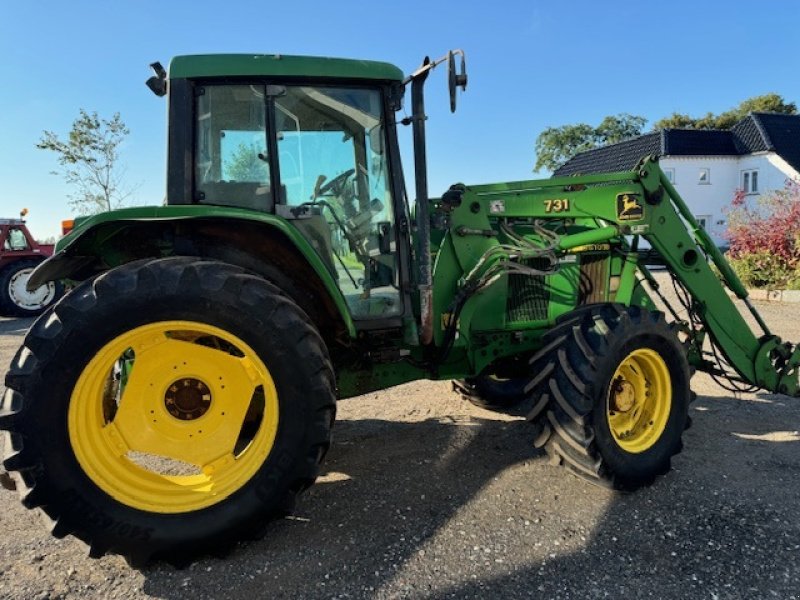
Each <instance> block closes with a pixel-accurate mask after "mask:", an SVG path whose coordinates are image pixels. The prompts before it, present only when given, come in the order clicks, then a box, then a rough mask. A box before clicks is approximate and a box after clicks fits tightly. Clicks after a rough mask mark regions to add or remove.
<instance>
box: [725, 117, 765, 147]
mask: <svg viewBox="0 0 800 600" xmlns="http://www.w3.org/2000/svg"><path fill="white" fill-rule="evenodd" d="M731 132H732V133H733V136H734V142H735V144H736V149H737V150H738V151H739V154H750V153H751V152H763V151H764V150H769V143H768V142H767V140H765V139H764V131H763V129H762V128H761V126H760V124H759V123H758V121H757V120H756V119H755V118H754V115H749V116H748V117H747V118H745V119H742V120H741V121H739V122H738V123H737V124H736V125H734V126H733V127H732V128H731Z"/></svg>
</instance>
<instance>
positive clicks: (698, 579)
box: [0, 304, 800, 599]
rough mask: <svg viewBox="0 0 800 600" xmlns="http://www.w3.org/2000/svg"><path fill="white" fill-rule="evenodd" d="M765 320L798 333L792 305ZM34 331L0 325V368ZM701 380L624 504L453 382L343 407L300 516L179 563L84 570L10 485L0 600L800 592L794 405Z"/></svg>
mask: <svg viewBox="0 0 800 600" xmlns="http://www.w3.org/2000/svg"><path fill="white" fill-rule="evenodd" d="M759 309H760V310H761V311H762V314H763V315H764V317H765V319H766V321H767V322H768V323H769V324H770V326H771V327H773V328H774V330H775V331H776V332H777V333H779V334H780V335H783V336H784V337H785V338H787V339H790V340H794V341H800V318H798V310H800V305H788V304H786V305H781V304H763V305H759ZM29 325H30V322H29V321H24V320H9V319H6V320H2V319H0V365H1V366H0V368H1V369H5V367H6V366H7V365H8V363H9V361H10V359H11V357H12V355H13V352H14V350H15V349H16V347H17V346H18V345H19V343H20V342H21V341H22V336H23V334H24V331H25V329H26V328H27V327H28V326H29ZM3 374H4V370H3ZM693 388H694V389H695V391H697V393H698V394H699V398H698V400H697V401H696V402H695V403H694V404H693V405H692V408H691V415H692V418H693V419H694V425H693V427H692V428H691V429H690V430H688V431H687V432H686V434H685V436H684V442H685V448H684V452H683V453H682V454H681V455H679V456H678V457H677V458H676V459H675V460H674V463H673V465H674V470H673V471H672V472H671V473H669V474H668V475H667V476H666V477H664V478H662V479H660V480H659V481H658V482H657V483H656V484H655V485H654V486H652V487H651V488H648V489H645V490H642V491H640V492H638V493H635V494H629V495H619V494H615V493H613V492H608V491H606V490H601V489H598V488H595V487H592V486H590V485H588V484H586V483H584V482H582V481H580V480H578V479H576V478H574V477H571V476H569V475H567V474H566V473H564V472H563V471H562V470H559V469H554V468H553V467H550V466H549V465H548V464H547V459H546V458H545V457H544V456H543V455H541V454H540V453H539V452H538V451H536V450H534V448H533V447H532V444H531V431H530V430H529V428H528V426H527V425H526V424H525V423H524V422H520V420H519V419H518V418H516V417H507V416H502V415H497V414H493V413H491V412H488V411H485V410H482V409H479V408H476V407H473V406H471V405H470V404H468V403H466V402H464V401H462V400H461V399H460V398H459V397H458V396H456V395H455V394H454V393H453V392H452V391H451V390H450V386H449V384H448V383H444V382H439V383H430V382H418V383H412V384H408V385H404V386H401V387H398V388H394V389H391V390H388V391H386V392H382V393H377V394H369V395H367V396H362V397H360V398H356V399H352V400H347V401H344V402H342V403H341V404H340V412H339V420H338V423H337V427H336V429H335V436H336V439H335V444H334V447H333V449H332V450H331V453H330V454H329V458H328V460H327V462H326V463H325V466H324V468H323V476H322V477H321V479H320V481H319V483H318V484H317V485H316V486H315V487H313V488H312V489H311V490H310V491H309V492H308V493H307V494H306V495H305V496H304V497H303V499H302V501H301V503H300V504H299V506H298V512H297V513H296V515H295V516H294V517H292V518H289V519H285V520H282V521H279V522H276V523H274V524H273V525H272V526H271V528H270V530H269V531H268V534H267V536H266V537H265V538H264V539H263V540H261V541H258V542H252V543H248V544H242V545H240V546H239V547H238V548H237V549H236V550H235V552H234V553H233V554H232V555H230V556H228V557H227V558H224V559H211V558H209V559H206V560H202V561H200V562H198V563H195V564H194V565H193V566H192V567H190V568H189V569H186V570H183V571H178V570H175V569H173V568H171V567H167V566H164V565H156V566H153V567H151V568H148V569H146V570H144V571H134V570H131V569H130V568H128V567H127V565H126V564H125V563H124V561H122V560H121V559H120V558H118V557H113V556H112V557H105V558H103V559H100V560H90V559H89V558H87V556H86V548H85V547H84V546H83V545H82V544H81V543H80V542H78V541H76V540H74V539H71V538H68V539H64V540H56V539H53V538H51V537H50V536H49V534H48V533H47V532H46V530H45V528H44V526H43V525H42V521H41V520H40V519H39V518H38V516H37V514H36V513H34V512H31V511H27V510H25V509H24V508H23V507H22V506H21V505H20V504H19V503H18V501H17V498H16V496H15V494H14V493H12V492H8V491H4V490H3V491H0V501H2V510H0V526H1V527H2V535H0V598H20V599H30V598H42V599H43V598H86V597H93V598H109V597H110V598H114V597H120V598H242V597H250V598H260V597H272V598H489V597H494V598H498V597H502V598H579V599H582V598H621V597H628V598H675V599H684V598H781V599H784V598H798V597H800V591H799V590H800V521H799V520H798V515H799V514H800V493H799V492H800V443H798V442H800V436H798V429H800V401H794V400H792V399H789V398H787V397H784V396H776V395H770V394H764V393H759V394H745V395H742V396H741V397H740V398H734V397H732V396H731V395H730V394H729V393H727V392H724V391H723V390H721V389H720V388H718V387H717V386H716V385H715V384H713V382H711V381H710V379H709V378H708V377H706V376H705V375H697V376H696V377H695V379H694V380H693Z"/></svg>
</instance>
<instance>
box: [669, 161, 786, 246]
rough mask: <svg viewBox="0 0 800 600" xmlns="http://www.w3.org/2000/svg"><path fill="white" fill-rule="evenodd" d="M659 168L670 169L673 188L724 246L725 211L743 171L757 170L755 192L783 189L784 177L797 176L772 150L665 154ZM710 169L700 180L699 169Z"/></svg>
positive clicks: (737, 187) (738, 185) (713, 236)
mask: <svg viewBox="0 0 800 600" xmlns="http://www.w3.org/2000/svg"><path fill="white" fill-rule="evenodd" d="M660 165H661V168H662V170H665V171H666V170H669V169H672V170H673V172H674V179H673V183H674V185H675V189H677V190H678V193H679V194H680V195H681V197H682V198H683V199H684V201H685V202H686V204H687V205H688V206H689V208H690V209H691V211H692V213H693V214H694V215H695V216H696V217H707V219H706V229H707V230H708V232H709V233H710V234H711V237H712V238H713V239H714V242H715V243H716V244H717V245H720V246H724V245H726V241H725V237H724V234H725V231H726V229H727V215H726V210H727V208H728V207H729V206H730V203H731V200H733V197H734V195H735V194H736V190H738V189H741V188H742V172H743V171H745V170H758V194H748V196H749V197H751V198H753V199H756V198H757V197H758V195H759V194H763V193H765V192H768V191H770V190H775V189H780V188H782V187H783V186H784V185H785V183H786V180H787V179H790V178H796V177H798V174H797V172H796V171H795V170H794V169H792V168H791V167H789V165H787V164H786V162H785V161H783V160H782V159H781V158H780V157H779V156H777V155H776V154H775V153H774V152H763V153H758V154H748V155H745V156H664V157H662V158H661V160H660ZM701 169H708V170H709V180H708V183H701V182H700V170H701Z"/></svg>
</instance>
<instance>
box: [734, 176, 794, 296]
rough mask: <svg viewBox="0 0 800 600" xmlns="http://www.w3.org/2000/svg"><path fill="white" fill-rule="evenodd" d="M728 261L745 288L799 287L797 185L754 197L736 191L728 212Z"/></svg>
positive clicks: (789, 182)
mask: <svg viewBox="0 0 800 600" xmlns="http://www.w3.org/2000/svg"><path fill="white" fill-rule="evenodd" d="M725 237H726V239H727V240H728V242H729V243H730V249H729V250H728V258H729V260H730V262H731V266H732V267H733V269H734V271H736V274H737V275H738V276H739V278H740V279H741V280H742V283H744V284H745V285H746V286H749V287H785V286H787V285H788V286H797V288H800V182H797V181H791V180H789V181H787V182H786V185H785V186H784V188H783V189H782V190H777V191H773V192H770V193H767V194H762V195H760V196H758V198H757V200H756V202H755V203H752V202H750V198H749V197H748V196H746V195H745V194H744V192H743V191H741V190H739V191H738V192H737V193H736V195H735V197H734V199H733V201H732V202H731V207H730V209H729V210H728V231H727V232H726V234H725Z"/></svg>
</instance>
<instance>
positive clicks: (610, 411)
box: [529, 304, 692, 490]
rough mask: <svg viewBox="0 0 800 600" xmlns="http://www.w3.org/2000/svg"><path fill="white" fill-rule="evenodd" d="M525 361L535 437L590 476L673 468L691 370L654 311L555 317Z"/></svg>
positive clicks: (609, 480) (603, 481) (629, 476)
mask: <svg viewBox="0 0 800 600" xmlns="http://www.w3.org/2000/svg"><path fill="white" fill-rule="evenodd" d="M543 344H544V345H543V350H542V351H541V352H539V353H538V354H536V355H535V356H534V357H533V358H532V359H531V369H532V373H534V374H536V379H535V380H534V385H533V386H532V387H533V406H534V408H533V410H532V412H531V414H530V415H529V419H530V420H531V421H532V422H533V423H534V425H535V426H536V427H537V429H538V435H537V438H536V440H535V444H536V445H537V446H538V447H543V448H544V449H545V450H546V452H547V453H548V455H549V456H550V457H551V460H552V462H553V463H555V464H560V465H562V466H564V467H565V468H566V469H567V470H569V471H570V472H572V473H574V474H576V475H578V476H580V477H582V478H585V479H587V480H589V481H590V482H592V483H596V484H599V485H603V486H605V487H612V488H615V489H623V490H631V489H636V488H639V487H642V486H646V485H649V484H651V483H652V482H653V481H654V480H655V479H656V477H658V476H659V475H662V474H664V473H666V472H667V471H668V470H669V469H670V463H671V458H672V456H674V455H675V454H677V453H679V452H680V451H681V449H682V441H681V437H682V434H683V431H684V430H685V429H686V428H687V424H688V414H687V411H688V406H689V402H690V400H691V395H692V394H691V391H690V388H689V380H690V379H691V375H692V369H691V368H690V366H689V364H688V362H687V359H686V349H685V348H684V347H683V345H682V344H681V342H680V340H679V339H678V337H677V335H676V334H675V332H674V330H673V329H672V328H671V327H670V326H669V325H668V324H667V322H666V321H665V320H664V315H663V314H662V313H659V312H649V311H647V310H644V309H642V308H639V307H635V306H631V307H625V306H622V305H617V304H599V305H593V306H589V307H586V308H582V309H579V310H578V311H575V312H574V313H570V314H567V315H565V316H564V317H562V318H561V319H560V320H559V322H558V323H557V325H556V326H555V327H554V328H553V329H552V330H550V331H549V332H548V333H547V334H546V335H545V337H544V339H543Z"/></svg>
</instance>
